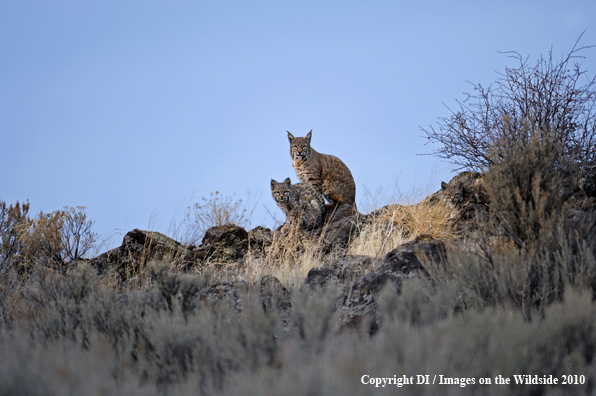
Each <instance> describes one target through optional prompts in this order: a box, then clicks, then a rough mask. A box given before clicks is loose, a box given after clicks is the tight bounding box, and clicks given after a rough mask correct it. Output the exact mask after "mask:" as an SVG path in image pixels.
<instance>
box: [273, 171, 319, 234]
mask: <svg viewBox="0 0 596 396" xmlns="http://www.w3.org/2000/svg"><path fill="white" fill-rule="evenodd" d="M271 194H272V195H273V199H274V200H275V202H277V206H279V208H280V209H281V210H282V211H283V212H284V213H285V214H286V225H288V224H289V225H294V224H298V227H299V228H301V229H312V228H317V227H319V226H320V225H321V223H322V221H323V213H324V209H325V200H324V199H323V197H322V196H321V194H319V193H318V192H317V190H315V189H314V187H312V186H311V185H310V184H305V183H296V184H294V185H292V182H291V181H290V178H289V177H288V178H287V179H286V180H284V181H283V182H281V183H278V182H276V181H275V180H273V179H271Z"/></svg>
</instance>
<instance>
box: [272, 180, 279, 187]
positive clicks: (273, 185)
mask: <svg viewBox="0 0 596 396" xmlns="http://www.w3.org/2000/svg"><path fill="white" fill-rule="evenodd" d="M278 184H279V183H278V182H276V181H275V180H273V179H271V187H275V186H277V185H278Z"/></svg>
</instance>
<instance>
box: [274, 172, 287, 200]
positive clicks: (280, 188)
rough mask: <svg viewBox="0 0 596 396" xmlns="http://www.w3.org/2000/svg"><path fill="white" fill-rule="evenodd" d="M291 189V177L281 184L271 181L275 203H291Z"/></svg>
mask: <svg viewBox="0 0 596 396" xmlns="http://www.w3.org/2000/svg"><path fill="white" fill-rule="evenodd" d="M291 187H292V182H291V181H290V178H289V177H288V178H287V179H286V180H284V181H283V182H281V183H278V182H276V181H275V180H273V179H271V195H273V199H274V200H275V202H289V201H290V198H291V194H290V192H291Z"/></svg>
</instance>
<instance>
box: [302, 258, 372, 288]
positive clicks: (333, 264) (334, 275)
mask: <svg viewBox="0 0 596 396" xmlns="http://www.w3.org/2000/svg"><path fill="white" fill-rule="evenodd" d="M378 262H381V261H380V260H375V259H374V258H373V257H369V256H351V257H343V258H340V259H335V260H329V261H327V262H325V263H324V264H323V265H322V266H321V267H319V268H313V269H311V270H310V271H308V274H307V275H306V279H305V281H304V284H305V285H307V286H310V287H322V286H326V285H329V284H331V283H345V282H350V281H353V280H354V279H356V278H358V277H361V276H363V275H364V274H365V273H366V271H367V270H370V269H371V268H373V267H374V266H375V264H376V263H378Z"/></svg>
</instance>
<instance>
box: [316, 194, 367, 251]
mask: <svg viewBox="0 0 596 396" xmlns="http://www.w3.org/2000/svg"><path fill="white" fill-rule="evenodd" d="M363 218H364V216H363V215H361V214H359V213H358V212H357V211H356V210H355V209H354V208H353V207H352V206H350V205H348V204H344V205H342V206H340V207H337V208H335V209H333V210H328V211H327V212H325V215H324V217H323V225H322V226H321V227H319V228H315V229H313V230H311V231H308V232H307V233H306V236H307V238H309V239H316V238H320V241H321V244H322V247H323V251H324V252H326V253H329V252H331V251H332V250H333V249H335V248H342V247H345V246H347V245H348V243H349V242H350V240H351V239H352V238H353V237H355V236H356V235H357V234H358V232H359V231H360V225H361V222H362V219H363Z"/></svg>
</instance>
